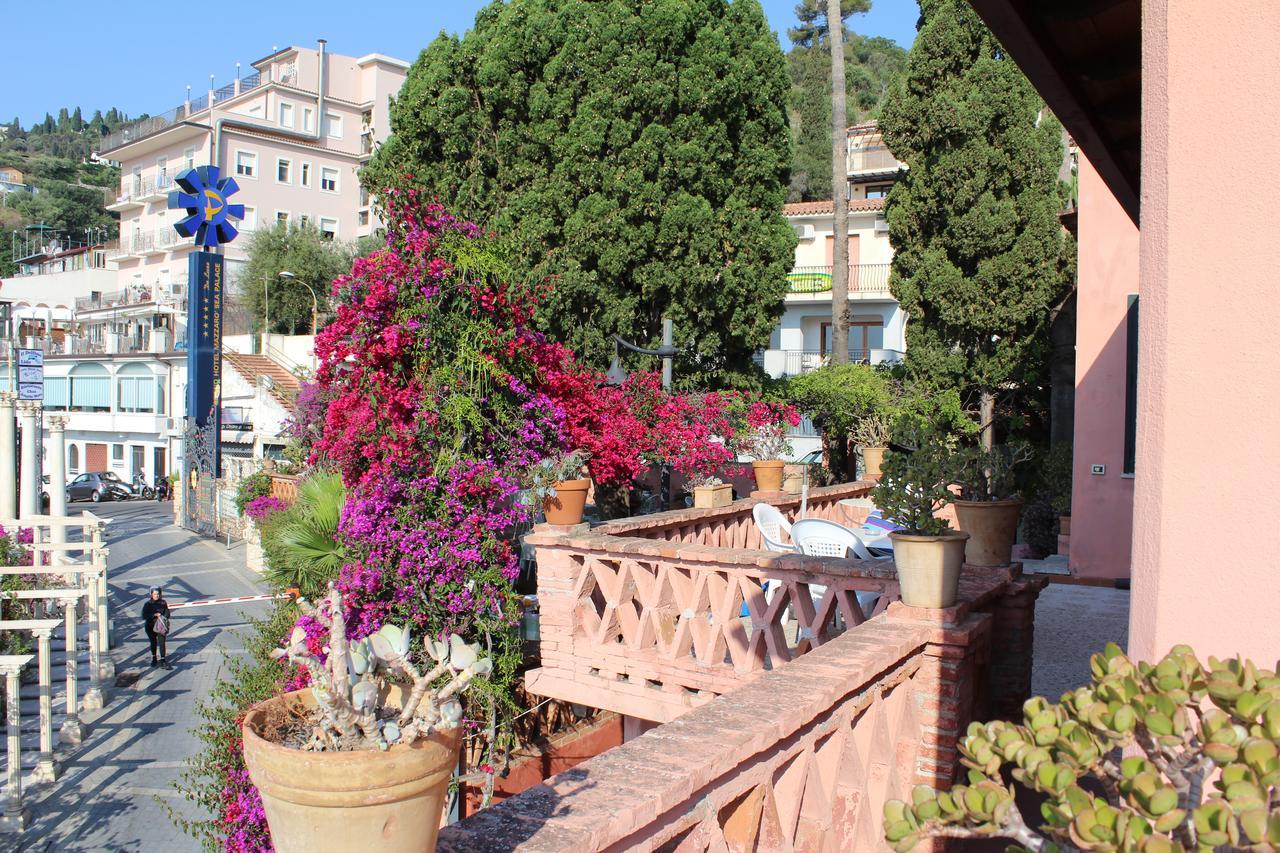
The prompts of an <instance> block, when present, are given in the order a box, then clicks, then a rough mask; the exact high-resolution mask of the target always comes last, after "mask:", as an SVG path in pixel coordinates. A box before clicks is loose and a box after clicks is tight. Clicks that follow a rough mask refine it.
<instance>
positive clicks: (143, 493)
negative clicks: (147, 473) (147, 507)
mask: <svg viewBox="0 0 1280 853" xmlns="http://www.w3.org/2000/svg"><path fill="white" fill-rule="evenodd" d="M133 493H134V494H135V495H137V496H138V497H140V498H142V499H143V500H144V501H149V500H151V499H152V498H154V497H155V496H156V490H155V489H153V488H151V487H150V486H148V485H147V481H146V480H144V479H142V475H141V474H137V475H135V476H134V478H133Z"/></svg>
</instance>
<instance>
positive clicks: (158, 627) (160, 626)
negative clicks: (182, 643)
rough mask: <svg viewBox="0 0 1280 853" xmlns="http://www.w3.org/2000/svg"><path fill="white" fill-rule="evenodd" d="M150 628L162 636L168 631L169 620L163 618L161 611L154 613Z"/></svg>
mask: <svg viewBox="0 0 1280 853" xmlns="http://www.w3.org/2000/svg"><path fill="white" fill-rule="evenodd" d="M151 630H152V632H153V633H155V634H156V635H157V636H160V637H164V636H166V635H167V634H168V633H169V620H168V619H166V618H165V615H164V614H163V613H157V614H156V618H155V619H154V620H153V621H152V623H151Z"/></svg>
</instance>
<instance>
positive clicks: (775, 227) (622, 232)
mask: <svg viewBox="0 0 1280 853" xmlns="http://www.w3.org/2000/svg"><path fill="white" fill-rule="evenodd" d="M786 92H787V76H786V68H785V64H784V59H783V55H782V52H781V50H780V49H779V46H778V41H777V38H776V37H775V36H774V35H773V33H772V32H771V31H770V29H769V26H768V22H767V21H766V19H765V16H764V13H763V11H762V10H761V8H760V4H759V2H758V0H733V2H728V1H727V0H666V2H660V3H637V2H634V0H594V2H588V0H529V2H522V3H515V4H513V3H505V2H494V3H492V4H490V5H489V6H487V7H486V8H484V9H483V10H481V12H480V13H479V14H478V15H477V17H476V23H475V27H474V28H473V29H472V30H471V31H469V32H468V33H467V34H466V35H465V36H464V37H462V38H455V37H451V36H441V37H440V38H438V39H437V40H436V41H435V42H433V43H432V44H431V45H430V46H429V47H428V48H427V49H426V50H425V51H424V52H423V53H422V55H421V56H420V57H419V59H418V61H417V63H416V64H415V65H414V67H413V69H412V70H411V71H410V73H409V77H408V79H407V80H406V82H405V85H404V87H403V89H402V90H401V92H400V95H399V97H398V98H397V100H396V102H395V104H394V106H393V109H392V114H391V125H392V130H393V135H392V136H391V138H390V139H389V140H388V141H387V142H386V143H385V144H384V145H383V146H382V147H381V148H380V149H379V151H378V152H377V154H376V155H375V156H374V159H373V161H372V163H371V164H370V165H369V166H368V167H366V169H365V170H364V172H363V173H362V176H361V179H362V181H363V182H364V184H365V186H366V187H367V188H369V189H370V190H371V191H373V192H378V191H380V190H381V189H383V188H384V187H390V186H397V185H403V184H404V183H405V182H406V179H405V175H406V174H411V175H412V179H411V180H412V184H414V185H416V186H418V187H422V188H425V189H426V190H427V191H428V192H429V193H431V194H432V195H435V196H437V197H439V198H441V199H442V200H443V201H444V202H445V203H446V204H447V205H448V206H449V207H450V208H452V209H453V210H454V211H455V212H457V213H458V214H460V215H462V216H465V217H467V218H469V219H473V220H475V221H477V222H479V223H481V224H482V225H484V226H486V227H489V228H493V229H494V230H495V231H496V232H497V233H498V234H500V235H503V236H504V238H506V240H507V241H508V244H509V246H510V250H511V251H510V255H511V258H510V262H511V264H512V265H513V267H514V268H515V272H516V274H517V275H522V276H528V277H530V278H532V279H535V280H536V279H543V278H550V280H551V281H552V283H553V287H554V289H553V293H552V296H551V297H550V300H551V302H550V305H549V306H548V310H547V311H546V312H545V313H544V316H545V317H547V318H549V322H550V323H551V324H552V325H551V327H550V329H549V330H550V331H551V332H553V333H554V334H555V336H556V337H558V338H560V339H561V340H564V341H565V342H567V343H569V344H570V345H571V346H573V347H574V348H575V349H576V350H578V352H579V353H581V354H582V355H583V357H584V358H585V359H587V360H588V361H589V362H591V363H594V364H597V365H599V366H601V367H604V366H606V365H608V363H609V360H610V358H611V357H612V355H613V351H614V344H613V340H612V336H613V335H614V334H615V333H616V334H619V335H621V336H622V337H624V338H627V339H630V340H632V341H634V342H636V343H639V344H642V345H653V344H656V343H657V342H658V341H659V340H660V335H661V328H662V318H663V316H664V314H665V315H667V316H669V317H670V318H671V319H672V320H673V321H674V325H675V331H676V344H677V345H678V346H680V347H681V348H682V354H681V356H680V357H679V358H678V359H677V365H676V376H677V379H678V380H681V381H686V382H695V381H706V382H713V383H733V382H739V381H743V378H744V377H746V376H752V375H755V370H754V367H753V365H752V364H751V355H752V353H753V352H754V351H755V350H757V349H759V348H761V347H763V346H766V345H767V343H768V340H769V337H770V334H771V333H772V330H773V327H774V324H775V323H776V321H777V318H778V316H779V315H780V313H781V311H782V303H783V299H784V297H785V294H786V287H787V285H786V272H787V270H788V268H789V267H790V265H791V262H792V253H793V249H794V246H795V236H794V233H793V232H792V230H791V228H790V226H789V225H788V224H787V222H786V220H785V219H784V218H783V216H782V205H783V202H784V200H785V196H786V186H787V171H788V165H789V162H790V145H789V139H788V136H787V117H786V112H785V101H786Z"/></svg>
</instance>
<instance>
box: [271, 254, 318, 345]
mask: <svg viewBox="0 0 1280 853" xmlns="http://www.w3.org/2000/svg"><path fill="white" fill-rule="evenodd" d="M280 277H281V278H283V279H284V280H286V281H296V282H297V283H298V284H300V285H302V286H303V287H305V288H306V289H307V292H308V293H310V294H311V336H312V337H315V334H316V318H317V315H318V314H319V312H320V301H319V300H318V299H317V298H316V292H315V290H314V289H313V288H312V287H311V285H309V284H307V283H306V282H305V281H303V280H302V279H300V278H298V276H297V275H296V274H294V273H291V272H289V271H288V270H282V271H281V272H280Z"/></svg>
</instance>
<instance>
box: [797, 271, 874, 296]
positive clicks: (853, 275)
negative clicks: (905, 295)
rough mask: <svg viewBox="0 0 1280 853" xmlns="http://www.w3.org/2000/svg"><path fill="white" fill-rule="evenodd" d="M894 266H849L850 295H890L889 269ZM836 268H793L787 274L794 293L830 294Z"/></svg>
mask: <svg viewBox="0 0 1280 853" xmlns="http://www.w3.org/2000/svg"><path fill="white" fill-rule="evenodd" d="M891 266H892V264H849V293H850V294H858V293H888V292H889V268H890V267H891ZM834 269H835V268H834V267H833V266H831V265H830V264H827V265H825V266H810V267H793V268H792V270H791V272H789V273H787V282H788V283H790V285H791V292H792V293H830V292H831V275H832V271H833V270H834Z"/></svg>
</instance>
